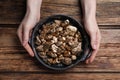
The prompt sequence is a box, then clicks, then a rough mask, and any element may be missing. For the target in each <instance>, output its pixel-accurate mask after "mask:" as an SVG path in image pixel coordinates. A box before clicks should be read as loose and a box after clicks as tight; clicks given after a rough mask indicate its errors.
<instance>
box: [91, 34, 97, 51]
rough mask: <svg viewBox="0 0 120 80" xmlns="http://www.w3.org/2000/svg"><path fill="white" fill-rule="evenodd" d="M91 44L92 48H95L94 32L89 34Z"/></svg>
mask: <svg viewBox="0 0 120 80" xmlns="http://www.w3.org/2000/svg"><path fill="white" fill-rule="evenodd" d="M90 37H91V46H92V48H93V49H97V41H96V37H97V36H96V33H93V34H91V36H90Z"/></svg>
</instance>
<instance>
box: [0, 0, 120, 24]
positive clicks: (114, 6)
mask: <svg viewBox="0 0 120 80" xmlns="http://www.w3.org/2000/svg"><path fill="white" fill-rule="evenodd" d="M25 3H26V1H25V0H20V1H18V0H14V1H11V0H1V1H0V8H1V12H0V15H1V17H0V24H19V23H20V21H21V20H22V18H23V16H24V14H25ZM4 4H6V5H4ZM119 5H120V1H119V0H114V1H112V0H105V1H103V0H97V21H98V24H99V25H120V14H119V12H120V8H119ZM54 14H65V15H69V16H71V17H73V18H75V19H77V20H78V21H80V17H81V14H80V10H79V3H78V0H67V1H65V0H57V1H56V0H53V1H50V0H43V4H42V9H41V20H42V19H44V18H46V17H48V16H50V15H54Z"/></svg>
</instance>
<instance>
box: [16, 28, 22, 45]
mask: <svg viewBox="0 0 120 80" xmlns="http://www.w3.org/2000/svg"><path fill="white" fill-rule="evenodd" d="M17 35H18V38H19V40H20V42H21V44H22V29H21V26H19V28H18V30H17Z"/></svg>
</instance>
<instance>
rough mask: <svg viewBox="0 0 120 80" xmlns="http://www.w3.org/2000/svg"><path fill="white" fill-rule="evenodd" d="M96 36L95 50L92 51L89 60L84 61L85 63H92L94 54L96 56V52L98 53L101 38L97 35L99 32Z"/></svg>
mask: <svg viewBox="0 0 120 80" xmlns="http://www.w3.org/2000/svg"><path fill="white" fill-rule="evenodd" d="M96 35H97V36H96V37H97V38H96V47H97V48H96V49H94V50H93V51H92V55H91V56H90V58H89V59H87V60H86V63H91V62H93V60H94V59H95V56H96V54H97V52H98V50H99V46H100V40H101V36H100V33H99V32H97V34H96Z"/></svg>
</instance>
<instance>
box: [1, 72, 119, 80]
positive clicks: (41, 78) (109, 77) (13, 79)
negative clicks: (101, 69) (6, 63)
mask: <svg viewBox="0 0 120 80" xmlns="http://www.w3.org/2000/svg"><path fill="white" fill-rule="evenodd" d="M21 79H22V80H120V74H116V73H82V74H81V73H56V74H39V73H22V74H21V73H6V74H1V75H0V80H21Z"/></svg>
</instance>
